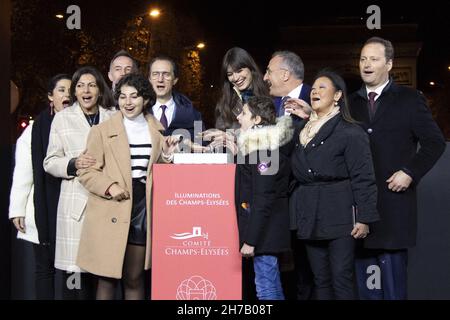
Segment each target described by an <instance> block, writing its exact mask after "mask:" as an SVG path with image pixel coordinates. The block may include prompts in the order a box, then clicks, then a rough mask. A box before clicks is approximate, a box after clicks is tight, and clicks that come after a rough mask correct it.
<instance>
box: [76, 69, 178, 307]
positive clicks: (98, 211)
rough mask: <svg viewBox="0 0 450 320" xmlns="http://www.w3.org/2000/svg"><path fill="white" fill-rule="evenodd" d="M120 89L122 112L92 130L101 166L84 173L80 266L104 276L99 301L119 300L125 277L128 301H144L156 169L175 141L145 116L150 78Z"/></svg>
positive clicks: (128, 81) (90, 146)
mask: <svg viewBox="0 0 450 320" xmlns="http://www.w3.org/2000/svg"><path fill="white" fill-rule="evenodd" d="M116 88H117V90H116V99H117V100H118V104H119V107H120V112H117V113H116V114H115V115H114V116H113V117H112V118H111V119H110V120H109V121H106V122H105V123H102V124H101V125H98V126H95V127H94V128H92V130H91V132H90V134H89V137H88V143H87V152H88V153H89V154H90V155H92V156H93V157H94V158H95V159H96V164H95V165H94V166H92V167H90V168H87V169H83V170H79V171H78V173H79V180H80V182H81V184H82V185H83V186H84V187H85V188H86V189H87V190H88V191H89V192H90V194H89V199H88V204H87V208H86V218H85V221H84V224H83V230H82V234H81V241H80V248H79V251H78V258H77V265H78V266H80V267H81V268H83V269H85V270H87V271H88V272H91V273H93V274H95V275H97V276H99V282H98V288H97V299H113V298H114V292H115V287H116V285H117V279H121V278H122V277H123V285H124V289H125V290H124V291H125V299H143V298H144V280H143V278H144V277H143V276H144V269H145V270H148V269H149V268H150V265H151V209H150V204H151V193H152V165H153V163H156V162H165V163H169V162H170V161H171V156H170V155H171V154H172V153H173V149H174V145H175V138H172V137H168V138H164V137H163V136H162V134H161V132H160V131H163V130H164V128H163V126H162V125H161V123H160V122H159V121H158V120H157V119H156V118H155V117H153V116H152V115H150V114H145V113H144V112H143V110H144V109H145V107H146V106H147V104H148V102H149V100H150V99H151V98H152V97H153V96H154V93H153V91H152V90H151V86H150V85H149V84H148V80H147V79H146V78H145V77H143V76H142V75H138V74H130V75H127V76H125V77H124V78H122V79H121V80H120V81H119V83H118V84H117V87H116ZM146 130H148V134H145V131H146ZM138 207H139V208H140V209H137V208H138Z"/></svg>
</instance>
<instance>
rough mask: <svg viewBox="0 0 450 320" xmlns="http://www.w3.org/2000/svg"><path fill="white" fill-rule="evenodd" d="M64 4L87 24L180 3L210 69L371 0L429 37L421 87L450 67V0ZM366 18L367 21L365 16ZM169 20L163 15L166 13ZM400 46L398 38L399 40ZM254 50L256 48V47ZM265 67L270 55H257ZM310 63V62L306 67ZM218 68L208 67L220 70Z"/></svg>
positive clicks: (354, 12)
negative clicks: (195, 27)
mask: <svg viewBox="0 0 450 320" xmlns="http://www.w3.org/2000/svg"><path fill="white" fill-rule="evenodd" d="M58 4H59V5H60V6H61V8H65V6H67V5H68V4H78V5H79V6H80V7H81V10H82V23H83V24H84V25H85V26H86V25H90V24H93V25H96V26H102V25H103V26H104V27H105V28H120V27H121V26H123V23H124V22H125V21H126V20H127V18H128V17H130V16H131V15H136V14H141V13H143V12H145V11H146V10H148V9H149V8H150V7H154V6H157V7H159V8H161V9H162V10H164V9H165V8H166V7H175V8H176V9H177V10H180V11H181V12H183V13H184V14H187V15H190V16H192V17H193V18H194V19H195V20H197V21H198V22H199V24H200V26H201V27H202V29H203V32H204V41H206V42H207V44H208V48H207V50H205V52H204V53H202V54H203V59H204V61H206V65H207V67H208V68H212V67H213V66H214V67H215V68H218V67H219V66H220V61H221V59H222V56H223V54H224V53H225V51H226V50H227V49H228V48H230V47H232V46H235V45H238V46H242V47H244V48H252V49H253V51H259V50H262V51H263V52H264V53H266V52H267V54H270V52H272V51H273V50H276V49H278V47H277V45H278V36H279V28H280V27H283V26H311V25H324V24H332V25H334V24H345V23H350V24H363V25H365V20H366V19H367V17H368V16H369V15H368V14H367V13H366V9H367V7H368V6H369V5H371V4H376V5H378V6H380V8H381V23H382V27H383V24H402V23H414V24H417V25H418V34H417V39H418V40H419V41H422V42H423V47H422V51H421V54H420V56H419V60H418V78H419V82H418V83H419V86H423V85H424V84H425V83H428V82H429V81H431V80H434V81H437V82H439V81H442V78H443V77H447V76H448V74H449V73H450V71H449V70H448V66H449V65H450V37H449V33H450V19H448V14H449V12H450V1H449V0H446V1H426V2H425V1H420V3H413V2H412V1H358V2H349V1H320V0H319V1H298V0H297V1H285V0H277V1H274V2H269V1H244V0H239V1H236V0H227V1H220V0H219V1H212V0H209V1H207V0H189V1H182V0H165V1H142V0H127V1H125V2H122V1H121V2H115V1H104V0H96V1H91V0H89V1H87V0H81V1H76V0H70V1H69V0H62V1H58ZM361 18H363V19H364V20H361ZM161 19H163V16H162V17H161ZM394 47H395V43H394ZM252 53H253V52H252ZM256 59H257V62H258V63H260V64H261V65H262V66H265V64H266V63H267V61H268V59H269V56H267V57H265V58H264V59H262V58H259V59H258V57H256ZM306 67H307V66H306ZM217 71H218V70H217V69H216V70H207V72H217Z"/></svg>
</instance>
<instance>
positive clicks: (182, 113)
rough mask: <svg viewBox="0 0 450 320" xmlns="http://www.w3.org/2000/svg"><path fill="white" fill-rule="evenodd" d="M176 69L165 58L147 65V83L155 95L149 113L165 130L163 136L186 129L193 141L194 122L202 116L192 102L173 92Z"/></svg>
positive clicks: (160, 57) (158, 57)
mask: <svg viewBox="0 0 450 320" xmlns="http://www.w3.org/2000/svg"><path fill="white" fill-rule="evenodd" d="M178 76H179V73H178V67H177V65H176V63H175V61H174V60H173V59H172V58H170V57H167V56H157V57H155V58H153V59H152V60H151V61H150V64H149V81H150V83H151V84H152V87H153V90H154V91H155V93H156V102H155V103H154V104H153V106H152V107H151V110H150V112H152V113H153V115H154V116H155V117H156V118H157V119H158V120H159V121H160V122H161V124H162V125H163V127H164V128H165V129H166V130H165V131H164V135H165V136H168V135H171V134H172V133H173V132H174V131H175V130H176V129H186V130H188V131H189V133H190V135H191V141H192V140H193V139H194V121H201V120H202V116H201V114H200V112H199V111H197V109H195V108H194V106H193V105H192V102H191V101H190V100H189V99H188V98H187V97H186V96H184V95H183V94H181V93H179V92H177V91H176V90H174V88H173V87H174V85H175V84H176V83H177V82H178Z"/></svg>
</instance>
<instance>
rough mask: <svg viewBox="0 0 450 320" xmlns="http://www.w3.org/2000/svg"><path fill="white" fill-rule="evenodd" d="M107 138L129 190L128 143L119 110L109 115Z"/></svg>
mask: <svg viewBox="0 0 450 320" xmlns="http://www.w3.org/2000/svg"><path fill="white" fill-rule="evenodd" d="M108 138H109V141H110V146H111V151H112V154H113V157H114V159H116V161H117V164H118V166H119V169H120V172H121V174H122V177H123V178H124V180H125V183H126V185H127V187H128V190H129V191H131V190H132V181H131V156H130V144H129V143H128V136H127V133H126V131H125V127H124V125H123V117H122V113H121V112H117V113H116V114H114V115H113V116H112V117H111V121H110V122H109V126H108Z"/></svg>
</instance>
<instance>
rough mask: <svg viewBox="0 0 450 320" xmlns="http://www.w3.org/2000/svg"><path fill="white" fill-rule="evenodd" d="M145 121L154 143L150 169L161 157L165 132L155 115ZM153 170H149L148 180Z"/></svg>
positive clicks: (147, 116) (146, 117)
mask: <svg viewBox="0 0 450 320" xmlns="http://www.w3.org/2000/svg"><path fill="white" fill-rule="evenodd" d="M145 119H146V120H147V123H148V130H149V133H150V139H151V141H152V154H151V156H150V162H149V168H150V167H151V165H152V164H153V163H156V162H157V161H158V159H159V157H160V155H161V149H162V146H161V133H160V131H161V130H164V127H163V126H162V125H161V122H159V121H158V120H157V119H156V118H155V117H154V116H153V115H150V114H147V115H146V116H145ZM150 171H151V170H147V178H148V176H149V174H150Z"/></svg>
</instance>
